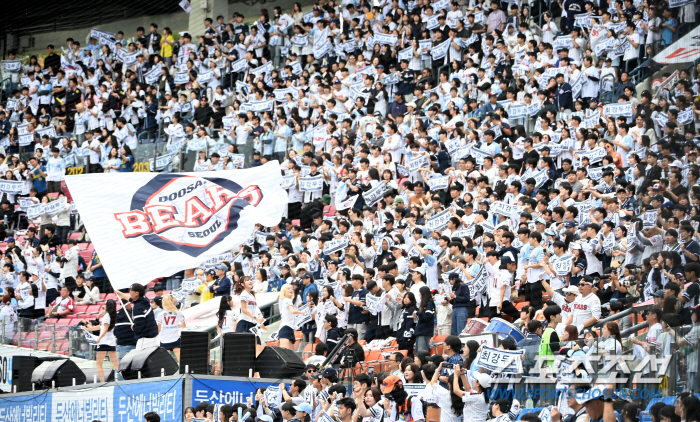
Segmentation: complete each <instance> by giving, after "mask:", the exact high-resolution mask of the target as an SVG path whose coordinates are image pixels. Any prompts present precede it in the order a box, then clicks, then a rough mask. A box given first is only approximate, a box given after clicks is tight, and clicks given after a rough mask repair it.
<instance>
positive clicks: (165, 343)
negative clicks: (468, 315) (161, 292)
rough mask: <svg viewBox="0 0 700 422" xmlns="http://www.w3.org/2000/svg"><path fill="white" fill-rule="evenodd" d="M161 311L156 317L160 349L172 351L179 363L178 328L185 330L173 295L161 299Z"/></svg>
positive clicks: (182, 318) (182, 316) (183, 318)
mask: <svg viewBox="0 0 700 422" xmlns="http://www.w3.org/2000/svg"><path fill="white" fill-rule="evenodd" d="M163 309H164V311H163V312H161V313H160V314H158V316H157V317H156V322H157V323H158V332H159V333H160V347H162V348H164V349H165V350H167V351H169V352H170V351H172V352H173V353H174V354H175V358H176V359H177V361H178V362H180V328H185V316H184V315H183V314H182V312H180V311H179V310H178V309H177V299H175V296H173V295H168V296H165V297H164V298H163Z"/></svg>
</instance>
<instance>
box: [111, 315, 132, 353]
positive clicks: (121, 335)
mask: <svg viewBox="0 0 700 422" xmlns="http://www.w3.org/2000/svg"><path fill="white" fill-rule="evenodd" d="M131 325H132V324H131V321H130V320H129V317H128V316H127V315H126V311H125V310H124V308H122V309H120V310H119V311H118V312H117V322H116V323H115V324H114V337H116V338H117V345H118V346H136V338H135V336H134V332H133V331H132V330H131Z"/></svg>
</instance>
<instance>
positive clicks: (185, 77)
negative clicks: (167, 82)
mask: <svg viewBox="0 0 700 422" xmlns="http://www.w3.org/2000/svg"><path fill="white" fill-rule="evenodd" d="M173 81H174V82H175V85H182V84H186V83H187V82H189V81H190V75H189V73H187V72H177V73H176V74H175V76H174V77H173Z"/></svg>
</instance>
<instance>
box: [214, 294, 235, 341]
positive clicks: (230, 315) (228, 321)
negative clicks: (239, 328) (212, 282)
mask: <svg viewBox="0 0 700 422" xmlns="http://www.w3.org/2000/svg"><path fill="white" fill-rule="evenodd" d="M216 318H217V323H216V331H217V332H218V333H219V334H223V333H228V332H232V331H234V330H235V329H236V321H237V320H238V316H237V315H236V313H235V311H234V310H233V298H232V297H231V296H229V295H225V296H221V303H220V304H219V311H218V312H217V313H216Z"/></svg>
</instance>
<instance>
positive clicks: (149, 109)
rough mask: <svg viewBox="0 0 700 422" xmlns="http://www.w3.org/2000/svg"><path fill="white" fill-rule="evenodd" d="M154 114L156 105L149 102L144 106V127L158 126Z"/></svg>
mask: <svg viewBox="0 0 700 422" xmlns="http://www.w3.org/2000/svg"><path fill="white" fill-rule="evenodd" d="M156 114H158V106H157V105H156V103H151V104H149V105H148V106H146V125H145V127H146V129H149V128H152V127H156V126H158V122H157V121H156Z"/></svg>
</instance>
